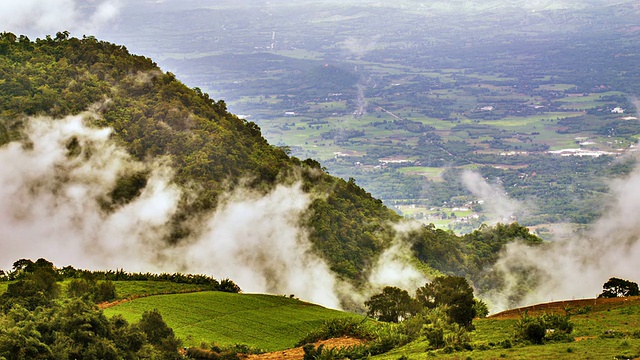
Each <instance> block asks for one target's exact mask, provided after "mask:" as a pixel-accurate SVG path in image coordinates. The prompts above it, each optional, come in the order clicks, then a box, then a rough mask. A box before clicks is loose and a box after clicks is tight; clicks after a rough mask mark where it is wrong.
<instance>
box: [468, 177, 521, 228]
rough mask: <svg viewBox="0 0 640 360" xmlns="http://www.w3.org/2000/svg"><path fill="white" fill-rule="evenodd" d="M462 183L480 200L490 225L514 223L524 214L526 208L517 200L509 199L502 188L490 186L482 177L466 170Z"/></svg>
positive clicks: (497, 185) (494, 185)
mask: <svg viewBox="0 0 640 360" xmlns="http://www.w3.org/2000/svg"><path fill="white" fill-rule="evenodd" d="M462 183H463V184H464V186H465V187H466V188H467V190H469V191H470V192H471V193H472V194H473V195H475V196H476V197H477V198H478V200H481V201H482V202H483V207H484V208H485V211H486V213H487V216H488V217H489V219H490V220H489V221H488V222H489V223H497V222H512V219H513V218H514V217H515V216H517V215H519V214H522V213H523V211H524V208H525V207H524V206H523V204H522V203H520V202H519V201H517V200H515V199H511V198H509V196H508V195H507V193H506V192H505V191H504V189H503V188H502V186H500V185H499V184H489V183H488V182H487V181H486V180H485V179H484V178H483V177H482V175H480V174H478V173H477V172H474V171H469V170H466V171H464V172H463V173H462Z"/></svg>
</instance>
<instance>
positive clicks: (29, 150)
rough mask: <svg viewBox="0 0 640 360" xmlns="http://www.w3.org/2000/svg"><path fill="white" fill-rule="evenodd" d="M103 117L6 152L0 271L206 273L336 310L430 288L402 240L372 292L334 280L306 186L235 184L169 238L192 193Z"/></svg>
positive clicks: (56, 128) (61, 126)
mask: <svg viewBox="0 0 640 360" xmlns="http://www.w3.org/2000/svg"><path fill="white" fill-rule="evenodd" d="M95 116H97V115H95V114H93V113H90V112H87V113H84V114H81V115H78V116H70V117H67V118H65V119H60V120H53V119H50V118H33V119H28V120H27V121H28V125H27V127H26V129H25V132H24V137H23V140H22V141H15V142H11V143H9V144H6V145H5V146H3V147H0V164H2V168H3V171H2V173H1V174H0V198H2V199H3V201H2V203H0V239H2V241H1V242H0V269H6V270H9V269H10V268H11V266H12V264H13V262H14V261H16V260H18V259H21V258H30V259H34V260H35V259H37V258H46V259H47V260H49V261H52V262H53V263H54V264H56V265H57V266H59V267H62V266H66V265H72V266H74V267H76V268H84V269H93V270H107V269H111V270H115V269H124V270H126V271H139V272H177V271H180V272H186V273H198V274H207V275H211V276H214V277H216V278H218V279H223V278H229V279H232V280H233V281H234V282H236V283H237V284H238V285H239V286H240V287H241V288H242V289H243V291H245V292H256V293H271V294H282V295H295V296H297V297H300V298H302V299H304V300H307V301H310V302H314V303H318V304H321V305H324V306H327V307H331V308H336V309H339V308H341V302H343V301H348V302H349V303H356V304H360V305H361V304H362V302H363V301H364V300H366V298H367V297H368V296H370V295H371V294H373V293H374V292H376V291H379V290H380V289H381V288H382V287H384V286H387V285H396V286H400V287H403V288H406V289H408V290H413V289H415V287H417V286H419V285H421V284H424V281H425V279H424V277H423V275H422V274H421V273H420V272H419V271H417V270H415V269H414V268H413V266H412V265H411V264H410V258H411V256H410V250H409V247H408V245H406V244H403V243H402V242H400V241H396V243H395V244H394V245H393V246H390V247H389V249H388V250H387V251H385V252H384V253H383V254H382V255H381V256H380V258H379V260H378V262H377V263H376V264H374V265H373V266H372V268H371V269H363V271H364V272H366V273H369V274H370V279H371V286H367V287H366V288H364V289H360V290H358V291H356V290H355V289H354V288H353V287H352V286H351V285H350V284H349V283H347V282H345V281H344V280H338V278H337V277H336V275H335V274H334V273H333V272H332V271H331V270H330V268H329V266H328V265H327V263H326V261H324V259H322V258H321V257H320V256H318V255H317V254H316V253H315V252H314V251H313V246H312V244H311V242H310V241H309V239H308V233H307V231H306V230H305V228H304V226H303V225H302V223H301V222H300V221H301V219H302V218H303V217H302V215H303V214H304V213H305V212H306V211H307V210H308V208H309V205H310V204H311V201H312V200H313V197H312V195H310V194H307V193H305V192H304V191H302V189H301V184H300V182H293V183H292V184H287V185H278V186H276V187H275V188H274V189H272V190H271V191H269V192H268V193H266V194H264V193H260V192H257V191H254V190H250V189H246V188H244V187H243V186H238V187H236V189H235V190H233V191H229V192H228V193H226V194H223V195H222V196H221V198H220V199H219V205H218V207H217V208H216V209H215V211H213V212H211V213H209V214H201V215H193V216H192V217H191V218H190V219H188V220H187V221H186V223H185V224H184V225H185V226H186V227H187V228H188V229H189V230H190V233H191V235H189V236H188V237H187V238H185V239H182V240H181V241H180V242H178V243H177V244H174V243H171V242H168V241H167V239H168V238H169V235H170V233H171V229H172V218H173V216H174V215H175V214H176V213H177V212H178V211H179V204H180V202H181V199H183V198H185V197H186V198H189V197H190V196H193V195H192V194H189V193H187V192H188V191H189V190H186V189H183V188H180V187H178V186H177V185H175V184H174V183H173V182H172V177H173V171H172V169H171V167H170V166H169V161H168V159H162V158H161V159H157V160H154V161H152V162H150V163H142V162H139V161H137V160H135V159H133V158H132V157H131V156H130V155H129V154H128V153H127V152H126V151H125V150H124V149H123V148H121V147H119V146H118V145H116V144H115V142H114V141H113V140H112V139H111V135H112V131H111V129H108V128H104V129H98V128H91V127H89V126H87V125H86V124H87V122H88V121H89V120H90V119H91V118H93V117H95ZM141 171H142V172H148V173H149V176H148V179H147V184H146V186H145V187H144V188H143V189H142V190H141V192H140V194H139V196H137V197H135V198H134V199H133V200H131V201H129V202H128V203H126V204H123V205H117V204H112V205H109V206H107V205H105V204H108V202H109V194H110V192H111V191H112V190H113V189H114V187H115V186H116V182H117V180H118V179H119V178H121V177H122V176H124V175H127V174H131V173H134V172H141ZM398 231H401V229H398Z"/></svg>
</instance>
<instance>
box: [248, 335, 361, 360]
mask: <svg viewBox="0 0 640 360" xmlns="http://www.w3.org/2000/svg"><path fill="white" fill-rule="evenodd" d="M363 343H364V341H363V340H360V339H355V338H349V337H341V338H336V339H329V340H322V341H318V342H317V343H315V344H314V345H315V346H319V345H324V347H325V348H327V349H336V348H346V347H349V346H354V345H360V344H363ZM303 358H304V350H302V347H297V348H293V349H287V350H282V351H275V352H271V353H265V354H260V355H249V356H248V357H246V359H248V360H277V359H287V360H301V359H303Z"/></svg>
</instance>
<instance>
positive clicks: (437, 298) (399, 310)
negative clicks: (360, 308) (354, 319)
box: [365, 276, 477, 328]
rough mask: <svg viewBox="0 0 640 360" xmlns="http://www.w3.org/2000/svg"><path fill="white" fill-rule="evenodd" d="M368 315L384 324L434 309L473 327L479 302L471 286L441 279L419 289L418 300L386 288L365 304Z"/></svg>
mask: <svg viewBox="0 0 640 360" xmlns="http://www.w3.org/2000/svg"><path fill="white" fill-rule="evenodd" d="M365 306H366V307H367V308H368V312H367V314H368V315H369V316H372V317H375V318H376V319H378V320H380V321H385V322H400V321H402V320H406V319H408V318H410V317H411V316H415V315H416V314H418V313H421V312H422V313H424V312H429V311H430V310H431V309H436V308H437V309H440V310H442V311H444V312H445V313H446V315H447V317H448V319H449V322H451V323H456V324H458V325H460V326H462V327H464V328H471V327H472V323H471V322H472V320H473V318H474V317H475V316H476V306H477V305H476V300H475V299H474V296H473V289H472V288H471V286H470V285H469V282H468V281H467V280H466V279H465V278H463V277H460V276H440V277H437V278H435V279H433V281H431V282H430V283H427V284H425V285H424V286H422V287H420V288H418V289H416V292H415V297H413V298H412V297H411V296H410V295H409V293H408V292H407V291H406V290H402V289H399V288H397V287H392V286H387V287H385V288H384V289H383V290H382V292H381V293H379V294H376V295H373V296H372V297H371V298H370V299H369V300H367V301H365Z"/></svg>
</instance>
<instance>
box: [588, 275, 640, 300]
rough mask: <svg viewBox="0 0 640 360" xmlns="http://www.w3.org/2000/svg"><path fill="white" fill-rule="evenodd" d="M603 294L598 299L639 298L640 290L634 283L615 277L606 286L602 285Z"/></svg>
mask: <svg viewBox="0 0 640 360" xmlns="http://www.w3.org/2000/svg"><path fill="white" fill-rule="evenodd" d="M602 290H603V291H602V293H601V294H600V295H598V298H615V297H626V296H638V295H640V290H639V289H638V284H637V283H635V282H632V281H628V280H624V279H618V278H615V277H612V278H610V279H609V280H608V281H607V282H606V283H604V285H602Z"/></svg>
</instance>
